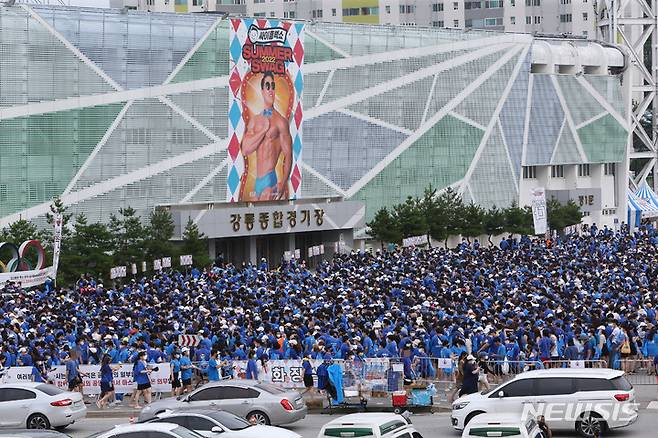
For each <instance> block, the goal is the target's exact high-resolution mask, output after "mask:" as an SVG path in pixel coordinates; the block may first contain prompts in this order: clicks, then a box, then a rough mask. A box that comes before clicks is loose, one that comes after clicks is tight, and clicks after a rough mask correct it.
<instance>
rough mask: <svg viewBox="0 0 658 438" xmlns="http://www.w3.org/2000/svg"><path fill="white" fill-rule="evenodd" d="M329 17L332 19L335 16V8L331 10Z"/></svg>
mask: <svg viewBox="0 0 658 438" xmlns="http://www.w3.org/2000/svg"><path fill="white" fill-rule="evenodd" d="M331 16H332V17H335V16H336V8H331Z"/></svg>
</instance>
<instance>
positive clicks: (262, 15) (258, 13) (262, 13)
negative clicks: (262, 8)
mask: <svg viewBox="0 0 658 438" xmlns="http://www.w3.org/2000/svg"><path fill="white" fill-rule="evenodd" d="M254 17H263V18H265V12H254Z"/></svg>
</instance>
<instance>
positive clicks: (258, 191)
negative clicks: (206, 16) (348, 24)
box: [227, 19, 304, 202]
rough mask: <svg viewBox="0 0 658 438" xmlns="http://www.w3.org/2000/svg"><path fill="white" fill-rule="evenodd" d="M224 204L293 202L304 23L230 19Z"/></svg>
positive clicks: (299, 180) (299, 142) (298, 159)
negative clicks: (226, 189)
mask: <svg viewBox="0 0 658 438" xmlns="http://www.w3.org/2000/svg"><path fill="white" fill-rule="evenodd" d="M229 50H230V65H231V67H230V76H229V87H230V90H231V93H230V102H229V111H228V117H229V123H228V127H229V128H228V131H229V132H228V138H229V144H228V155H229V157H228V158H229V160H230V165H229V170H228V178H227V188H228V196H227V199H228V200H229V201H230V202H254V201H270V200H279V199H280V200H286V199H297V198H299V197H300V191H301V184H302V174H301V169H300V164H301V158H302V120H303V112H302V91H303V89H304V79H303V76H302V65H303V63H304V24H303V23H291V22H286V21H279V20H266V19H259V20H254V19H231V37H230V44H229Z"/></svg>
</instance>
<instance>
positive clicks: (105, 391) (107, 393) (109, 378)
mask: <svg viewBox="0 0 658 438" xmlns="http://www.w3.org/2000/svg"><path fill="white" fill-rule="evenodd" d="M111 363H112V357H111V356H110V355H109V354H105V355H103V358H102V359H101V369H100V372H101V395H100V398H99V400H98V401H97V402H96V407H98V409H104V408H106V407H107V406H108V405H109V403H110V400H111V399H112V398H113V397H114V372H115V371H118V370H119V368H121V366H120V365H111Z"/></svg>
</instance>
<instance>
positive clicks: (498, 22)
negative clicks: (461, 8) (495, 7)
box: [484, 17, 503, 26]
mask: <svg viewBox="0 0 658 438" xmlns="http://www.w3.org/2000/svg"><path fill="white" fill-rule="evenodd" d="M484 25H485V26H502V25H503V19H502V17H499V18H485V19H484Z"/></svg>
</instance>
